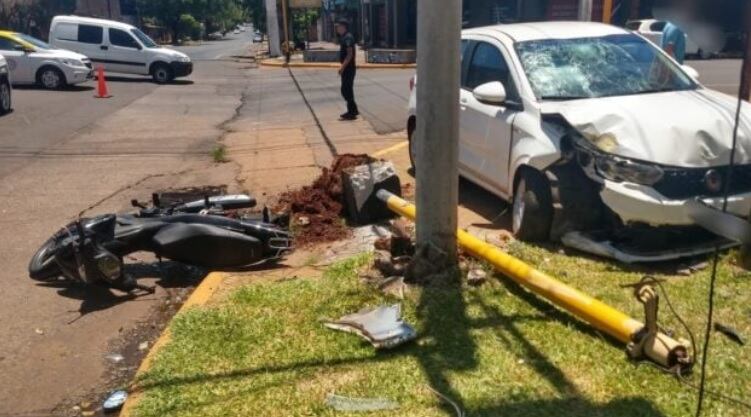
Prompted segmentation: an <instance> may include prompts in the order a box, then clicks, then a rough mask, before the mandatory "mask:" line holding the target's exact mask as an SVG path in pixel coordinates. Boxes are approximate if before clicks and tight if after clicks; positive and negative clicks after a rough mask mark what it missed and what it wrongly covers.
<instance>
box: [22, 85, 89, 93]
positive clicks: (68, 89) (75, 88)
mask: <svg viewBox="0 0 751 417" xmlns="http://www.w3.org/2000/svg"><path fill="white" fill-rule="evenodd" d="M13 89H14V90H37V91H43V92H49V93H80V92H82V91H93V90H94V89H95V88H94V86H92V85H90V84H84V85H81V84H76V85H68V86H65V87H64V88H60V89H57V90H49V89H46V88H44V87H41V86H38V85H18V86H13Z"/></svg>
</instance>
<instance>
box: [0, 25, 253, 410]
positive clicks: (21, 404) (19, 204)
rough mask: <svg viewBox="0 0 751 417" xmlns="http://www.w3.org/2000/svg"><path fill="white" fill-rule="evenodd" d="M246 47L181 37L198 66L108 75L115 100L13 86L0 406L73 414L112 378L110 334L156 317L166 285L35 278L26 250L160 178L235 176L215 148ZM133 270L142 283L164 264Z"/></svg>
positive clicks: (1, 189)
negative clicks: (165, 77)
mask: <svg viewBox="0 0 751 417" xmlns="http://www.w3.org/2000/svg"><path fill="white" fill-rule="evenodd" d="M247 46H248V42H247V39H242V38H240V37H237V38H234V39H230V40H226V41H222V42H216V43H210V44H204V45H198V46H189V47H185V48H181V49H184V50H185V51H186V52H187V53H188V54H189V55H192V56H194V57H198V58H197V62H196V66H195V72H194V74H193V75H192V76H190V77H188V78H186V79H181V80H178V82H176V83H174V84H171V85H166V86H157V85H155V84H153V83H151V81H150V79H148V78H145V77H132V76H109V75H108V84H109V89H110V93H111V94H112V95H113V98H110V99H95V98H94V97H93V93H94V91H93V87H94V83H93V82H90V83H87V84H84V85H82V86H79V87H76V88H72V89H69V90H66V91H54V92H48V91H42V90H38V89H36V88H31V87H26V88H19V89H17V90H15V91H14V102H15V105H14V107H15V111H14V112H13V113H12V114H10V115H8V116H5V117H0V201H2V202H3V203H2V205H1V206H0V241H2V245H1V247H2V251H0V265H2V269H1V270H0V286H2V289H3V290H2V302H0V317H2V318H3V326H0V387H2V388H0V416H10V415H13V416H15V415H26V416H31V415H45V416H46V415H51V414H55V415H57V414H68V413H66V411H70V407H71V405H72V404H75V403H76V402H77V401H80V400H81V399H83V398H88V397H89V395H90V393H91V392H101V391H102V390H103V389H107V386H106V380H107V377H108V372H110V371H111V369H112V365H111V364H108V363H107V362H106V361H105V359H104V357H105V354H106V353H107V352H108V351H109V350H110V349H111V348H112V346H113V343H116V344H117V343H119V344H122V343H125V341H122V339H123V338H124V337H127V336H126V335H129V334H130V332H131V331H133V330H134V329H136V328H137V327H139V326H138V324H139V323H141V322H145V323H150V322H152V321H153V319H154V315H155V314H156V312H158V311H159V310H160V309H159V308H157V307H159V306H162V305H163V303H164V300H165V297H166V296H167V295H168V292H169V290H168V287H169V286H171V284H170V285H166V284H165V283H161V284H160V286H159V287H158V291H157V294H156V295H155V296H150V297H144V298H141V299H138V300H131V299H130V298H128V297H125V296H124V295H123V294H122V293H118V292H115V291H109V290H106V289H93V290H91V289H84V288H76V287H67V286H62V287H61V286H55V285H52V286H45V285H38V284H36V283H34V282H32V281H31V280H30V279H29V278H28V276H27V272H26V268H27V264H28V260H29V259H30V257H31V255H32V254H33V253H34V252H35V251H36V249H37V248H38V247H39V246H40V245H41V244H42V242H44V240H46V239H47V238H48V237H49V236H50V235H51V234H52V233H54V232H55V231H56V230H59V228H60V227H62V226H63V225H65V224H66V223H68V222H69V221H71V220H72V219H75V218H76V217H77V216H79V215H81V214H82V215H84V216H86V215H91V214H99V213H106V212H113V211H121V210H123V209H127V208H128V202H129V200H130V199H131V198H139V199H146V198H148V196H149V194H150V192H151V191H152V190H154V189H159V188H165V187H172V186H189V185H191V186H192V185H220V184H229V185H231V184H232V183H233V180H234V172H233V171H232V167H231V166H229V164H225V165H226V166H222V167H216V166H215V165H214V164H213V163H212V162H211V159H210V156H209V155H210V151H211V149H212V148H213V147H214V146H215V144H216V141H217V140H218V139H219V138H221V137H222V136H223V135H224V134H225V133H226V132H225V130H224V129H223V128H222V125H223V124H224V123H225V122H227V121H229V120H231V119H232V117H233V116H234V115H235V113H236V110H237V109H238V108H239V107H240V106H241V105H242V95H243V91H244V90H245V88H246V86H247V83H248V79H247V76H246V74H247V72H248V71H250V69H249V65H248V63H247V62H236V61H234V60H232V59H231V58H230V57H231V56H233V55H237V54H238V53H239V52H240V51H242V50H247ZM213 57H216V58H218V59H217V60H213V59H210V58H213ZM204 58H206V59H204ZM130 262H132V261H130ZM136 272H137V274H138V276H139V277H144V278H145V280H144V283H147V284H148V283H154V282H156V277H157V276H158V275H159V273H158V272H156V271H155V269H154V268H153V267H149V266H148V265H144V266H143V268H141V269H140V270H138V271H136ZM178 285H179V284H178ZM134 342H136V345H137V343H139V341H138V340H135V341H134ZM52 410H54V413H53V411H52Z"/></svg>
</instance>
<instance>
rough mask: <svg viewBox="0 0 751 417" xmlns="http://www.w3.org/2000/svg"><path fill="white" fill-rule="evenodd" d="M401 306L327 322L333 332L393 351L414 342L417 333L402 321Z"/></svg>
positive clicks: (397, 305) (371, 310)
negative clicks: (349, 335)
mask: <svg viewBox="0 0 751 417" xmlns="http://www.w3.org/2000/svg"><path fill="white" fill-rule="evenodd" d="M401 316H402V309H401V306H400V305H399V304H395V305H392V306H379V307H376V308H374V309H365V310H361V311H359V312H357V313H354V314H348V315H346V316H342V317H341V318H340V319H339V320H335V321H325V322H324V323H323V325H324V326H326V327H328V328H329V329H333V330H340V331H344V332H348V333H354V334H357V335H358V336H360V337H362V338H363V339H365V340H367V341H368V342H370V344H371V345H373V347H375V348H376V349H391V348H394V347H396V346H399V345H402V344H404V343H406V342H409V341H411V340H414V339H415V338H416V337H417V332H416V331H415V329H414V328H413V327H412V326H410V325H409V324H407V323H405V322H404V321H402V319H401Z"/></svg>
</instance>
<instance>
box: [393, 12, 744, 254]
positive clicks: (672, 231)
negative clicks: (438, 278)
mask: <svg viewBox="0 0 751 417" xmlns="http://www.w3.org/2000/svg"><path fill="white" fill-rule="evenodd" d="M697 79H698V74H697V73H696V71H695V70H693V69H692V68H690V67H685V66H683V67H682V66H680V65H679V64H677V63H676V62H675V61H674V60H672V59H671V58H670V57H669V56H667V55H666V54H665V53H663V52H662V51H661V50H660V49H659V48H658V47H656V46H655V45H654V44H652V43H651V42H649V41H647V40H646V39H644V38H642V37H641V36H639V35H637V34H634V33H631V32H628V31H626V30H624V29H621V28H617V27H614V26H609V25H604V24H599V23H582V22H541V23H522V24H510V25H499V26H492V27H485V28H477V29H471V30H466V31H464V32H463V34H462V75H461V93H460V101H461V102H460V112H461V115H460V120H461V135H460V149H459V169H460V175H461V176H462V177H465V178H466V179H468V180H470V181H472V182H474V183H477V184H478V185H480V186H482V187H483V188H485V189H487V190H488V191H490V192H492V193H494V194H496V195H498V196H500V197H502V198H503V199H505V200H507V201H510V202H512V206H513V209H512V224H513V231H514V233H515V234H516V235H517V236H518V237H519V238H521V239H524V240H529V241H540V240H548V239H562V240H563V242H564V243H565V244H568V245H570V246H575V247H577V248H579V249H584V250H587V251H590V252H595V253H598V254H601V255H607V256H611V257H615V258H618V259H620V260H623V261H627V262H637V261H651V260H666V259H672V258H677V257H681V256H686V255H693V254H699V253H703V252H706V251H708V250H710V249H711V248H712V247H713V245H714V244H715V243H718V242H722V241H721V240H718V238H716V237H715V236H713V235H711V234H709V233H708V232H704V231H703V230H702V229H700V228H699V227H697V226H695V223H694V221H693V220H692V217H691V215H690V211H689V210H688V208H687V207H686V203H687V202H688V201H690V200H695V199H698V200H700V201H702V202H704V203H706V204H709V205H714V206H719V205H720V203H721V194H722V192H723V190H724V188H725V183H724V182H725V180H726V175H725V174H726V172H727V170H728V165H729V162H730V160H729V158H730V151H731V147H732V138H733V126H734V116H735V110H736V106H737V101H736V100H735V99H734V98H732V97H730V96H727V95H724V94H721V93H719V92H716V91H712V90H709V89H707V88H705V87H703V86H702V85H701V84H700V83H699V82H698V80H697ZM410 85H412V86H416V87H415V88H419V85H417V82H416V80H413V82H411V83H410ZM415 88H413V91H412V95H411V98H410V108H409V120H408V133H409V136H410V156H411V157H412V160H413V164H419V163H420V161H419V157H418V154H417V151H416V150H417V147H418V145H419V144H418V142H419V141H418V139H417V138H415V137H414V131H415V126H416V94H415ZM424 146H430V139H429V138H427V139H426V141H425V143H424ZM730 184H731V186H730V187H731V188H730V199H729V210H728V211H729V212H731V213H733V214H735V215H737V216H741V217H746V216H748V215H749V212H751V106H749V105H748V104H747V103H744V107H743V109H742V114H741V124H740V130H739V137H738V147H737V151H736V153H735V169H734V170H733V175H732V180H731V182H730ZM725 243H727V242H725Z"/></svg>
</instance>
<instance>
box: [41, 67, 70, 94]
mask: <svg viewBox="0 0 751 417" xmlns="http://www.w3.org/2000/svg"><path fill="white" fill-rule="evenodd" d="M37 83H38V84H39V85H40V86H42V87H44V88H45V89H47V90H60V89H62V88H64V87H65V86H66V85H68V82H67V81H66V80H65V74H63V72H62V71H60V70H59V69H57V68H55V67H52V66H46V67H42V68H40V69H39V71H37Z"/></svg>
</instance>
